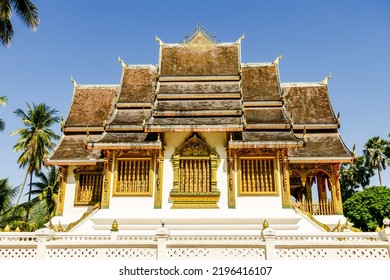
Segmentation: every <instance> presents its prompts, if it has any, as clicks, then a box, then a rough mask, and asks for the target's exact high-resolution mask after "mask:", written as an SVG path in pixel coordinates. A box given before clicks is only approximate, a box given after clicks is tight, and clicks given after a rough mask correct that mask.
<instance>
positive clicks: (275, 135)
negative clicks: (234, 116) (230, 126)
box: [229, 130, 303, 149]
mask: <svg viewBox="0 0 390 280" xmlns="http://www.w3.org/2000/svg"><path fill="white" fill-rule="evenodd" d="M298 147H303V140H302V139H300V138H298V137H297V136H296V135H295V134H294V133H293V132H292V131H287V130H285V131H258V132H247V131H244V132H242V140H234V141H229V148H233V149H240V148H298Z"/></svg>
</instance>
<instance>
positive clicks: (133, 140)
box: [46, 26, 353, 234]
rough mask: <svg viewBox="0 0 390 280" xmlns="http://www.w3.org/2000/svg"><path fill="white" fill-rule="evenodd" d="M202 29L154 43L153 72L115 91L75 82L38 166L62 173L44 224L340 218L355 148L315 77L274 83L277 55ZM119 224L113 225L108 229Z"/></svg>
mask: <svg viewBox="0 0 390 280" xmlns="http://www.w3.org/2000/svg"><path fill="white" fill-rule="evenodd" d="M242 39H243V37H242V38H239V39H238V40H237V41H236V42H232V43H221V42H217V40H216V39H215V36H212V35H210V34H209V33H208V32H207V31H206V30H205V29H204V28H202V27H201V26H198V27H197V28H196V29H195V30H194V32H193V33H191V34H190V35H188V36H186V37H185V40H184V41H183V42H181V43H165V42H163V41H162V40H160V39H159V38H157V41H158V43H159V58H158V64H157V65H127V64H126V63H124V62H123V61H122V60H120V64H121V67H122V76H121V78H120V83H119V84H117V85H78V84H77V83H76V82H74V91H73V99H72V101H71V106H70V110H69V113H68V116H67V119H66V120H65V121H64V123H63V125H62V132H63V136H62V139H61V141H60V143H59V144H58V146H57V147H56V149H55V150H54V151H53V153H52V154H51V155H50V156H49V157H48V159H47V160H46V164H47V165H56V166H59V167H60V171H61V188H60V192H59V195H58V204H57V214H56V216H55V217H54V218H53V219H52V221H51V223H52V225H53V226H54V227H57V228H58V226H59V225H61V227H62V228H63V229H64V230H67V231H75V232H94V231H96V232H99V231H100V232H102V231H109V230H111V229H112V227H113V224H115V226H116V225H117V226H118V228H119V230H120V231H124V232H134V233H145V232H149V231H151V230H155V228H156V227H157V226H158V225H160V223H163V224H165V226H166V227H167V228H169V229H170V230H171V232H172V231H173V232H176V233H180V234H186V233H189V232H190V233H191V234H194V232H196V233H199V234H218V233H232V234H246V233H248V234H252V233H259V232H260V230H261V229H262V227H263V223H264V221H265V220H266V221H267V223H268V224H269V225H270V226H272V228H274V229H275V230H277V231H286V232H321V231H325V230H326V228H332V227H334V226H335V225H336V224H337V223H339V222H340V221H341V222H342V223H343V222H345V218H344V216H343V210H342V201H341V193H340V184H339V167H340V164H341V163H346V162H351V161H352V160H353V153H352V152H351V151H350V150H349V149H348V148H347V147H346V146H345V144H344V143H343V140H342V139H341V136H340V134H339V132H338V129H339V127H340V120H339V117H338V116H336V115H335V113H334V111H333V109H332V104H331V100H330V97H329V93H328V86H327V82H328V78H325V80H324V81H321V82H310V83H301V82H299V83H282V82H281V81H280V77H279V60H280V58H281V57H279V58H276V59H275V61H273V62H269V63H243V62H242V61H241V42H242ZM114 221H115V223H114Z"/></svg>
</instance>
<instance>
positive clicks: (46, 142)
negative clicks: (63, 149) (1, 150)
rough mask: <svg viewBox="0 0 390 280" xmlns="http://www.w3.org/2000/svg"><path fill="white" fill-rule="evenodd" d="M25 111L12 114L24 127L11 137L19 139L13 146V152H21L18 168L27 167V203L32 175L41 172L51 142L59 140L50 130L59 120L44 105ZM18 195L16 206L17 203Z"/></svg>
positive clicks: (51, 144)
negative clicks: (28, 185)
mask: <svg viewBox="0 0 390 280" xmlns="http://www.w3.org/2000/svg"><path fill="white" fill-rule="evenodd" d="M27 109H28V110H27V112H24V111H23V110H22V109H17V110H16V111H15V112H14V113H15V114H16V116H17V117H19V118H20V119H21V120H22V122H23V124H24V126H25V127H24V128H21V129H17V130H15V131H13V132H12V133H11V136H12V135H19V139H18V140H17V142H16V144H15V145H14V150H15V151H16V152H19V151H20V152H22V154H21V155H20V157H19V158H18V164H19V167H27V173H26V174H30V189H29V196H28V201H30V200H31V194H32V192H31V191H32V186H33V184H32V179H33V175H34V173H38V172H39V171H40V170H41V168H42V163H43V161H44V158H45V157H46V155H47V154H48V152H49V151H51V150H52V149H53V148H54V146H55V144H54V142H53V140H57V139H59V138H60V137H59V136H58V135H57V134H55V133H54V131H53V130H51V127H52V125H54V124H55V123H58V122H59V121H60V118H59V116H58V115H57V113H58V111H57V110H56V109H51V108H50V107H49V106H47V105H46V104H44V103H40V104H38V105H35V104H33V105H32V106H31V105H29V104H27ZM24 185H25V182H24V183H23V186H22V189H21V191H20V194H21V193H22V192H23V188H24ZM20 194H19V197H18V199H17V201H16V204H18V202H19V198H20Z"/></svg>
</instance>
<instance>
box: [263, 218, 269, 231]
mask: <svg viewBox="0 0 390 280" xmlns="http://www.w3.org/2000/svg"><path fill="white" fill-rule="evenodd" d="M266 228H269V223H268V221H267V219H264V221H263V229H266Z"/></svg>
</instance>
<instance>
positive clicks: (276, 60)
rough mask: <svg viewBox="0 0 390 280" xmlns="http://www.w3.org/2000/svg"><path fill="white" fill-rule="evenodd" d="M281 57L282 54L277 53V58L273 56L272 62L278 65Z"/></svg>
mask: <svg viewBox="0 0 390 280" xmlns="http://www.w3.org/2000/svg"><path fill="white" fill-rule="evenodd" d="M282 58H283V56H282V55H279V56H278V57H277V58H275V60H274V62H273V64H276V65H278V64H279V60H281V59H282Z"/></svg>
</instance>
